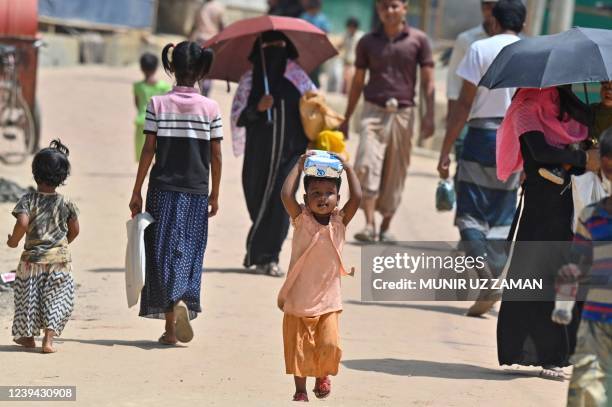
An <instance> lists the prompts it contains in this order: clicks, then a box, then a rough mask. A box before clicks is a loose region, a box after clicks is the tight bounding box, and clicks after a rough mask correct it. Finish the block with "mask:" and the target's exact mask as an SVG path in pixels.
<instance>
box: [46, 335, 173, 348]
mask: <svg viewBox="0 0 612 407" xmlns="http://www.w3.org/2000/svg"><path fill="white" fill-rule="evenodd" d="M55 342H56V343H58V344H61V343H62V342H76V343H83V344H86V345H96V346H130V347H133V348H139V349H143V350H152V349H172V348H184V347H185V346H181V345H176V346H169V345H162V344H161V343H159V342H156V341H147V340H136V341H126V340H121V339H70V338H61V339H59V338H58V339H55Z"/></svg>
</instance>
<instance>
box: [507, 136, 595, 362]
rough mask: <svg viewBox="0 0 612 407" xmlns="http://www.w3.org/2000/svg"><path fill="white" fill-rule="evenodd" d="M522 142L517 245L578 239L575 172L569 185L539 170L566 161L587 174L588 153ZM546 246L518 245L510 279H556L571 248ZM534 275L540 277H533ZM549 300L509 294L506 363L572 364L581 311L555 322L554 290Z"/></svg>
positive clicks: (537, 140) (539, 140)
mask: <svg viewBox="0 0 612 407" xmlns="http://www.w3.org/2000/svg"><path fill="white" fill-rule="evenodd" d="M520 143H521V153H522V155H523V160H524V167H523V168H524V171H525V175H526V180H525V183H524V185H523V187H524V201H523V211H522V214H521V215H520V220H519V223H518V230H517V235H516V241H518V242H523V241H551V242H562V241H569V240H572V237H573V235H572V219H573V200H572V189H571V187H569V188H568V187H567V184H568V182H569V174H568V175H567V177H566V181H565V183H564V185H557V184H554V183H552V182H550V181H548V180H546V179H544V178H543V177H541V176H540V175H539V174H538V169H539V168H540V167H543V166H551V165H557V166H558V165H560V164H563V163H566V164H571V165H573V166H574V169H575V170H578V171H580V170H583V169H584V167H585V164H586V155H585V153H584V151H570V150H560V149H557V148H554V147H551V146H549V145H548V144H547V143H546V140H545V139H544V135H543V134H542V133H540V132H529V133H525V134H523V135H522V136H521V137H520ZM515 216H519V213H518V212H517V214H516V215H515ZM541 248H542V247H541V246H536V245H526V244H520V245H517V246H515V250H514V253H513V256H512V259H511V262H510V268H509V271H508V276H507V278H508V279H521V278H529V279H531V278H535V277H542V278H545V279H549V281H550V279H553V278H554V277H555V275H556V273H557V271H558V270H559V268H560V267H561V266H562V265H563V264H564V258H565V253H560V252H559V250H563V249H565V248H567V246H565V245H559V247H558V249H559V250H555V249H556V247H554V246H553V245H552V244H551V247H548V248H547V250H545V251H542V250H541ZM534 272H536V273H538V275H537V276H536V275H533V273H534ZM549 286H550V284H549ZM547 297H549V298H548V299H549V300H548V301H538V302H535V301H529V302H524V301H523V302H521V301H509V298H508V297H507V296H504V299H503V301H502V304H501V308H500V311H499V316H498V321H497V352H498V359H499V364H500V365H512V364H520V365H526V366H530V365H533V366H547V365H548V366H557V367H563V366H567V365H569V356H570V355H571V354H572V353H573V351H574V347H575V345H576V330H577V328H578V323H579V320H580V313H579V308H580V307H579V306H576V307H575V309H574V318H573V319H572V323H571V324H570V325H567V326H565V325H558V324H555V323H554V322H552V320H551V314H552V311H553V308H554V293H552V292H548V293H547Z"/></svg>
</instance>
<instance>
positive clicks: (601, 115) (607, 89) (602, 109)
mask: <svg viewBox="0 0 612 407" xmlns="http://www.w3.org/2000/svg"><path fill="white" fill-rule="evenodd" d="M599 95H600V96H601V101H600V102H599V103H595V104H592V105H591V109H592V110H593V126H592V127H591V128H590V129H589V130H590V131H589V136H590V138H591V139H594V140H598V139H599V136H600V135H601V134H602V133H603V132H604V131H605V130H607V129H609V128H610V127H612V81H608V82H602V83H601V88H600V91H599Z"/></svg>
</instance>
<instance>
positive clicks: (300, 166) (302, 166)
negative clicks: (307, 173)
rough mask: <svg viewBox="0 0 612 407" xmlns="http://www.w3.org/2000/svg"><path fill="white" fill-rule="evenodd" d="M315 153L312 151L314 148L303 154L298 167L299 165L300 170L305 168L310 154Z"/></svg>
mask: <svg viewBox="0 0 612 407" xmlns="http://www.w3.org/2000/svg"><path fill="white" fill-rule="evenodd" d="M315 154H316V153H315V152H314V151H312V150H308V151H306V152H305V153H304V154H302V155H301V156H300V160H299V161H298V167H299V169H300V171H301V170H303V169H304V163H305V162H306V159H307V158H308V157H309V156H311V155H315Z"/></svg>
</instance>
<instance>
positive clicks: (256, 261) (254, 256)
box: [238, 78, 308, 267]
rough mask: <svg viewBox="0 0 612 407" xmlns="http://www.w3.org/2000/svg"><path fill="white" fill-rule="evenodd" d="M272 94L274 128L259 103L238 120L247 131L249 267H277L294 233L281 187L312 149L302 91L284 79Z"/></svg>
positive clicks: (244, 172) (245, 169) (245, 177)
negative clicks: (304, 125) (303, 116)
mask: <svg viewBox="0 0 612 407" xmlns="http://www.w3.org/2000/svg"><path fill="white" fill-rule="evenodd" d="M272 94H273V97H274V107H273V109H272V110H273V123H268V122H267V116H266V113H265V112H263V113H261V112H257V111H256V103H257V101H256V100H253V102H250V103H249V106H247V107H246V108H245V109H244V111H243V112H242V115H241V116H240V119H239V121H238V124H239V125H241V126H245V127H246V145H245V154H244V164H243V167H242V186H243V190H244V196H245V198H246V202H247V207H248V210H249V215H250V217H251V221H252V222H253V225H252V226H251V229H250V231H249V234H248V237H247V254H246V257H245V260H244V265H245V266H247V267H248V266H251V265H264V264H268V263H270V262H278V256H279V253H280V250H281V247H282V244H283V242H284V241H285V238H286V237H287V233H288V231H289V216H288V215H287V212H286V211H285V208H284V207H283V203H282V202H281V199H280V192H281V188H282V186H283V182H284V181H285V178H286V177H287V175H288V174H289V172H290V171H291V169H292V168H293V166H294V165H295V163H296V162H297V160H298V159H299V157H300V155H301V154H303V153H304V152H305V151H306V146H307V145H308V139H307V138H306V134H305V133H304V129H303V128H302V122H301V120H300V111H299V101H300V97H301V95H300V92H299V91H298V90H297V89H296V88H295V86H293V84H292V83H291V82H290V81H288V80H287V79H285V78H282V80H280V81H279V82H277V83H276V84H275V89H273V93H272ZM250 99H251V98H250ZM253 99H257V98H253ZM257 100H258V99H257Z"/></svg>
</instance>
